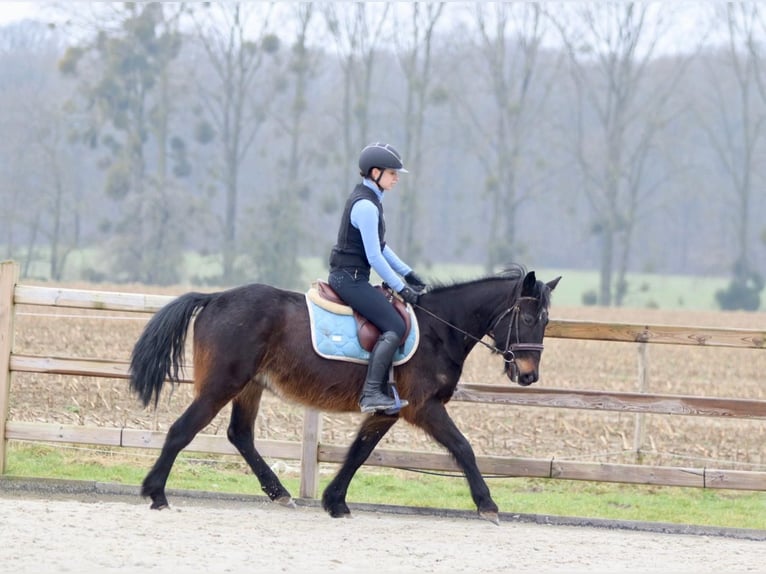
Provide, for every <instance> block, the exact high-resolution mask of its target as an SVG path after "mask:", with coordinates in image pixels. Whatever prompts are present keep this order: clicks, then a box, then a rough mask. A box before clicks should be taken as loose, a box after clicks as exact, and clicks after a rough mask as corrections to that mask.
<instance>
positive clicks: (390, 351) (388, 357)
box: [359, 331, 409, 413]
mask: <svg viewBox="0 0 766 574" xmlns="http://www.w3.org/2000/svg"><path fill="white" fill-rule="evenodd" d="M398 346H399V336H398V335H397V334H396V333H394V332H393V331H386V332H385V333H383V334H382V335H381V336H380V338H378V342H377V343H375V347H374V348H373V349H372V353H370V362H369V364H368V366H367V378H366V379H365V381H364V388H363V389H362V398H360V399H359V407H360V408H361V409H362V412H363V413H369V412H372V411H387V410H389V409H396V408H397V407H398V408H401V407H406V406H407V405H408V404H409V403H408V402H407V401H405V400H402V401H400V403H399V404H398V405H397V403H396V401H395V400H394V399H393V398H392V397H390V396H389V395H388V392H387V390H388V370H389V369H390V368H391V361H392V360H393V358H394V353H396V348H397V347H398Z"/></svg>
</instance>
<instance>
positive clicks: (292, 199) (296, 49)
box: [256, 2, 318, 289]
mask: <svg viewBox="0 0 766 574" xmlns="http://www.w3.org/2000/svg"><path fill="white" fill-rule="evenodd" d="M290 12H291V15H292V16H293V17H294V20H295V23H296V24H297V35H296V38H295V41H294V42H293V45H292V49H291V50H290V56H289V62H288V65H287V73H288V76H287V79H286V80H285V84H286V87H285V91H287V92H289V94H290V95H289V98H290V100H289V102H290V103H289V110H290V113H288V114H285V113H280V114H274V117H273V119H274V120H275V121H276V123H277V124H278V126H279V128H280V132H281V133H282V134H284V135H285V136H286V139H287V151H286V154H285V157H284V159H283V160H282V161H279V162H277V165H278V177H277V180H278V183H277V186H276V187H277V193H276V194H275V195H273V196H272V197H270V198H269V199H268V201H267V203H266V212H267V214H268V219H267V220H266V222H265V224H264V227H265V228H266V230H267V233H266V235H265V237H263V238H261V240H260V241H259V242H258V247H257V249H256V251H257V257H258V266H257V267H258V279H259V280H260V281H263V282H266V283H270V284H272V285H278V286H281V287H284V288H296V289H297V288H299V287H300V280H301V267H300V263H299V261H298V255H300V253H299V247H300V245H301V240H302V234H303V233H304V231H303V228H304V226H303V225H301V221H303V218H302V217H301V209H302V206H303V204H305V203H306V200H307V199H308V197H309V195H310V190H311V187H310V185H311V183H312V182H310V181H308V179H307V178H309V177H310V175H311V173H312V172H311V170H309V169H306V168H307V165H308V160H309V154H307V153H304V150H305V148H306V147H307V145H308V138H306V133H305V132H306V116H307V114H308V112H309V108H308V102H309V98H310V96H309V94H310V89H309V88H310V81H311V79H312V78H313V77H314V76H315V75H316V73H317V68H316V64H317V61H318V58H317V57H316V54H312V52H311V50H310V47H309V45H308V34H309V31H310V27H311V23H312V18H313V16H314V4H313V3H310V2H309V3H296V4H294V5H292V6H291V11H290Z"/></svg>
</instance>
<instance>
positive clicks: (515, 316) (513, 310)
mask: <svg viewBox="0 0 766 574" xmlns="http://www.w3.org/2000/svg"><path fill="white" fill-rule="evenodd" d="M524 300H527V301H536V299H535V297H519V298H518V299H517V300H516V303H515V305H514V306H513V307H509V308H508V309H506V310H505V311H503V312H502V313H500V316H499V317H498V318H497V319H495V323H494V325H492V328H491V329H490V330H489V334H490V335H491V336H492V338H493V339H494V340H495V342H496V343H497V337H495V328H496V327H497V326H498V325H499V324H500V321H502V320H503V319H504V318H505V317H506V316H507V315H509V314H510V316H511V320H510V321H509V322H508V333H506V336H505V349H498V348H497V347H495V348H494V349H492V350H493V351H494V352H496V353H500V354H501V355H502V357H503V362H504V363H505V367H504V368H503V373H504V374H505V373H508V370H509V369H513V373H514V375H516V374H517V373H518V367H517V366H516V352H517V351H540V352H541V353H542V351H543V348H544V345H543V344H542V343H522V342H521V341H519V338H520V336H519V317H520V316H521V306H520V303H521V301H524ZM514 334H515V335H516V342H515V343H512V342H511V337H513V335H514Z"/></svg>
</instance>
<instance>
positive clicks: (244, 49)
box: [194, 2, 279, 284]
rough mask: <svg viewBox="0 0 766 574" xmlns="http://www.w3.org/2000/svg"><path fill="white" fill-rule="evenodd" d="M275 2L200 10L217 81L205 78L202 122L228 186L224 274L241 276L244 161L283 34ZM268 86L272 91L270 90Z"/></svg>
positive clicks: (261, 117)
mask: <svg viewBox="0 0 766 574" xmlns="http://www.w3.org/2000/svg"><path fill="white" fill-rule="evenodd" d="M272 6H273V5H272V4H269V5H263V4H261V5H255V6H254V5H252V4H248V3H244V2H237V3H220V4H218V5H217V9H218V11H219V12H218V13H217V14H218V15H219V16H220V21H219V20H218V19H217V18H211V15H210V14H209V12H210V10H202V11H198V12H197V13H195V17H194V19H195V23H196V26H197V31H198V36H199V39H200V41H201V43H202V46H203V48H204V50H205V53H206V54H207V57H208V61H209V62H210V66H211V68H212V71H213V74H214V75H215V78H216V82H215V83H213V84H208V83H207V82H205V81H202V82H200V84H199V95H200V99H201V101H202V105H203V107H204V109H205V117H204V119H202V120H201V122H200V124H199V126H198V128H197V129H198V138H199V139H200V140H202V141H204V140H207V139H209V138H211V137H213V134H215V135H217V137H218V139H219V145H220V148H219V149H220V154H221V156H220V160H219V161H218V162H216V163H217V166H219V168H218V169H215V170H214V172H213V175H214V177H215V178H216V179H217V180H218V181H219V182H220V183H221V185H222V186H223V188H224V194H225V205H224V216H223V218H222V220H221V222H220V225H221V232H222V236H223V246H222V247H223V249H222V280H223V282H224V283H229V284H230V283H234V282H236V281H237V278H236V277H235V273H234V262H235V258H236V255H237V213H238V211H239V209H238V202H239V193H240V183H239V176H240V171H241V169H242V164H243V162H244V160H245V157H246V155H247V153H248V151H249V150H250V148H251V146H252V145H253V142H254V141H255V139H256V136H257V134H258V132H259V130H260V129H261V127H262V126H263V125H264V123H265V122H266V110H267V106H268V102H269V101H270V99H271V95H272V94H271V93H270V92H268V91H267V90H265V89H264V86H266V85H267V84H268V82H259V79H261V78H260V73H261V68H262V66H263V64H264V59H265V58H266V57H267V56H269V55H271V54H273V53H275V52H276V51H277V50H278V48H279V41H278V39H277V37H276V36H275V35H274V34H272V33H271V32H270V31H269V30H270V28H269V18H270V14H271V10H272ZM255 18H258V20H259V22H258V27H257V32H256V37H255V38H254V39H250V38H249V36H248V34H249V33H250V32H251V28H250V26H249V24H250V23H251V22H252V21H253V20H254V19H255ZM264 92H266V93H264Z"/></svg>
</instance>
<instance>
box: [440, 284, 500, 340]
mask: <svg viewBox="0 0 766 574" xmlns="http://www.w3.org/2000/svg"><path fill="white" fill-rule="evenodd" d="M512 292H513V285H511V283H510V282H505V281H502V282H500V281H497V282H492V283H491V284H487V285H465V286H458V287H457V288H456V290H455V293H452V294H451V297H450V302H448V303H447V304H446V305H445V313H447V314H448V315H449V316H450V322H451V323H452V324H454V325H455V326H457V327H459V328H460V329H462V330H464V331H466V332H468V333H469V334H470V335H472V336H473V337H476V338H477V339H481V338H482V337H483V336H484V335H486V334H487V332H488V331H489V329H490V328H491V326H492V320H493V319H494V318H495V317H497V316H498V315H499V314H500V313H502V311H503V310H504V309H505V308H506V307H507V306H508V305H509V304H510V296H511V295H510V294H511V293H512ZM475 343H476V341H472V342H471V345H470V346H471V347H473V345H474V344H475Z"/></svg>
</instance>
